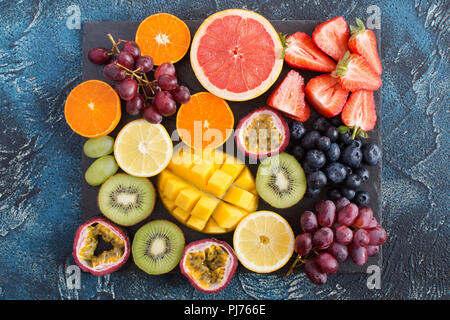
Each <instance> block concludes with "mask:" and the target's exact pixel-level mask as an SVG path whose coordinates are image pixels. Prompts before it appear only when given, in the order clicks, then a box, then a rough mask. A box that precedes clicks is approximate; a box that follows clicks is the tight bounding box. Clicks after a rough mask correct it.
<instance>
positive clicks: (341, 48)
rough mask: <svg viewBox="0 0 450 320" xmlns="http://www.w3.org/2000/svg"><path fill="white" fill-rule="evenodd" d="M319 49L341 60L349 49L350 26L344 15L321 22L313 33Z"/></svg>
mask: <svg viewBox="0 0 450 320" xmlns="http://www.w3.org/2000/svg"><path fill="white" fill-rule="evenodd" d="M312 38H313V41H314V43H315V44H316V46H317V47H319V49H321V50H322V51H323V52H325V53H326V54H328V55H329V56H330V57H332V58H333V59H334V60H336V61H339V59H341V58H342V57H343V56H344V54H345V52H346V51H347V50H348V38H349V35H348V27H347V22H346V21H345V20H344V18H343V17H336V18H333V19H331V20H328V21H325V22H323V23H321V24H319V25H318V26H317V27H316V28H315V29H314V32H313V34H312Z"/></svg>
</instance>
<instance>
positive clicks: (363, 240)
mask: <svg viewBox="0 0 450 320" xmlns="http://www.w3.org/2000/svg"><path fill="white" fill-rule="evenodd" d="M369 242H370V237H369V233H368V232H367V231H366V230H364V229H358V230H356V232H355V234H354V235H353V243H354V244H355V245H357V246H358V247H366V246H368V245H369Z"/></svg>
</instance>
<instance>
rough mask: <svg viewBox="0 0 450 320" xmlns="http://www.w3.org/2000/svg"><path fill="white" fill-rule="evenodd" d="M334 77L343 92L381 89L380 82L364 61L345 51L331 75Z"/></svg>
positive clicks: (358, 56)
mask: <svg viewBox="0 0 450 320" xmlns="http://www.w3.org/2000/svg"><path fill="white" fill-rule="evenodd" d="M331 75H332V76H333V77H336V78H337V79H338V81H339V84H340V85H341V87H342V88H344V90H347V91H352V92H353V91H358V90H371V91H375V90H378V89H379V88H380V87H381V84H382V81H381V78H380V76H379V75H377V74H376V73H375V72H374V71H373V70H372V68H371V67H370V66H369V64H368V63H367V61H366V59H364V58H363V57H362V56H360V55H359V54H356V53H350V52H349V51H347V52H346V53H345V55H344V57H342V59H341V60H339V63H338V64H337V66H336V70H334V71H333V73H332V74H331Z"/></svg>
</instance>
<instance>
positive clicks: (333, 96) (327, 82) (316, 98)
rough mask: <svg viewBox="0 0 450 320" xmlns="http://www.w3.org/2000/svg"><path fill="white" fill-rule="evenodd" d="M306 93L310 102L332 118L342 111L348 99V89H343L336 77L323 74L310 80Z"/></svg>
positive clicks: (320, 111) (325, 115) (324, 114)
mask: <svg viewBox="0 0 450 320" xmlns="http://www.w3.org/2000/svg"><path fill="white" fill-rule="evenodd" d="M305 95H306V99H307V100H308V102H309V104H310V105H311V106H313V107H314V109H316V111H317V112H318V113H320V114H321V115H323V116H324V117H327V118H331V117H334V116H336V115H338V114H339V113H341V111H342V108H343V107H344V104H345V102H346V101H347V97H348V91H347V90H344V89H342V87H341V85H340V84H339V82H338V81H337V80H336V78H333V77H332V76H331V75H329V74H322V75H320V76H318V77H315V78H312V79H311V80H309V81H308V83H307V84H306V87H305Z"/></svg>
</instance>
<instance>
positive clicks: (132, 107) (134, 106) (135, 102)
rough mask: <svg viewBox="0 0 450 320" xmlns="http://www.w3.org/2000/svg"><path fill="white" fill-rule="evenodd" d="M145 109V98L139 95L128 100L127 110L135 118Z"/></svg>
mask: <svg viewBox="0 0 450 320" xmlns="http://www.w3.org/2000/svg"><path fill="white" fill-rule="evenodd" d="M143 108H144V98H142V96H141V95H140V94H139V93H138V94H136V96H135V97H134V98H133V99H131V100H128V101H127V103H126V105H125V109H126V111H127V113H128V114H130V115H132V116H135V115H138V114H139V113H141V111H142V109H143Z"/></svg>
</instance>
